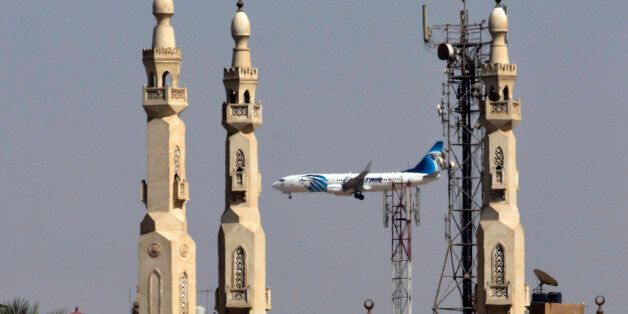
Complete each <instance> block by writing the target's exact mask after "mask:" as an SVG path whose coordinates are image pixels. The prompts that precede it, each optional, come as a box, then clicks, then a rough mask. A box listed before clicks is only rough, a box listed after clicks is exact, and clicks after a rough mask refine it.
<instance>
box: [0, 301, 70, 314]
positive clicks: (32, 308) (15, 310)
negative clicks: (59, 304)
mask: <svg viewBox="0 0 628 314" xmlns="http://www.w3.org/2000/svg"><path fill="white" fill-rule="evenodd" d="M68 312H69V310H67V309H56V310H54V311H52V312H47V313H46V314H67V313H68ZM0 314H39V303H37V302H35V303H32V304H31V301H29V300H27V299H25V298H15V299H13V300H12V301H5V302H2V303H0Z"/></svg>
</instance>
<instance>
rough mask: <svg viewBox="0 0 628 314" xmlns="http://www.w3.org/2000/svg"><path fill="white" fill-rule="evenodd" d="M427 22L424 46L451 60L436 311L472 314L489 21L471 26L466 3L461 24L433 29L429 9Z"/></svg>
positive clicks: (445, 98)
mask: <svg viewBox="0 0 628 314" xmlns="http://www.w3.org/2000/svg"><path fill="white" fill-rule="evenodd" d="M423 19H424V21H423V34H424V38H423V39H424V42H425V46H426V47H427V48H429V49H436V50H437V52H438V57H439V59H441V60H443V61H445V62H446V67H445V70H444V74H445V76H446V80H445V82H443V84H442V92H441V102H440V103H439V104H438V114H439V117H440V118H441V122H442V125H443V136H444V137H445V138H446V139H447V143H446V146H445V147H446V149H445V158H446V159H445V160H446V161H447V163H448V165H450V167H449V169H448V172H447V174H448V183H449V184H448V209H447V214H446V216H445V239H446V243H447V248H446V252H445V258H444V261H443V267H442V271H441V275H440V280H439V283H438V288H437V291H436V296H435V298H434V305H433V307H432V310H433V313H440V312H441V311H443V312H444V311H454V312H462V313H465V314H471V313H473V299H474V286H475V283H476V267H477V265H476V249H475V248H476V246H477V244H476V239H475V235H476V230H477V225H478V221H479V213H480V209H481V207H482V176H481V171H482V166H483V159H482V158H483V147H482V139H483V137H484V131H483V130H482V129H481V127H480V120H479V119H480V104H481V102H482V100H483V97H484V85H483V83H482V80H481V77H480V74H481V73H480V72H481V66H482V64H483V63H485V62H486V61H487V60H488V51H487V50H488V49H487V48H488V45H489V44H490V41H488V40H487V39H484V38H483V33H485V32H486V31H487V25H486V23H485V21H484V20H482V21H481V22H479V23H469V19H468V11H467V9H466V3H465V1H463V8H462V10H461V11H460V21H459V23H458V24H445V25H434V26H431V27H430V26H428V24H427V7H426V6H425V5H424V6H423ZM434 33H435V34H434ZM433 35H438V36H440V38H437V39H434V38H433ZM487 38H488V37H487Z"/></svg>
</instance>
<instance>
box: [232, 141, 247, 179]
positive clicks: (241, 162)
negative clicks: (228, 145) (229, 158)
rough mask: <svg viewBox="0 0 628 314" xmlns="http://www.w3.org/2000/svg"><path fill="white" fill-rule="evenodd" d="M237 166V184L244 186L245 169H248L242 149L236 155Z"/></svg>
mask: <svg viewBox="0 0 628 314" xmlns="http://www.w3.org/2000/svg"><path fill="white" fill-rule="evenodd" d="M235 166H236V183H237V184H238V185H243V184H244V183H243V173H244V167H246V163H245V161H244V152H242V150H241V149H238V151H237V152H236V155H235Z"/></svg>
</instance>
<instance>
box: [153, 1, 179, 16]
mask: <svg viewBox="0 0 628 314" xmlns="http://www.w3.org/2000/svg"><path fill="white" fill-rule="evenodd" d="M153 13H156V14H157V13H159V14H174V3H173V2H172V0H155V1H154V2H153Z"/></svg>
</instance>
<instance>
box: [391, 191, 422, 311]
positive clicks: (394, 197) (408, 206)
mask: <svg viewBox="0 0 628 314" xmlns="http://www.w3.org/2000/svg"><path fill="white" fill-rule="evenodd" d="M419 191H420V190H419V188H413V187H411V186H410V182H400V183H393V184H392V189H391V190H390V191H386V192H384V227H386V228H388V226H389V225H390V230H391V235H392V238H391V239H392V240H391V244H392V247H391V253H390V254H391V257H390V261H391V264H392V304H393V310H392V313H393V314H411V313H412V219H413V217H414V222H415V224H416V226H417V227H418V226H419V224H420V223H421V220H420V216H419Z"/></svg>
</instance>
